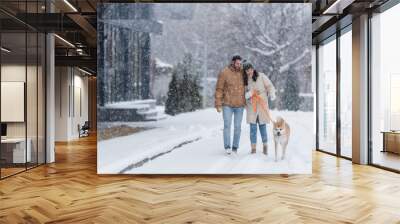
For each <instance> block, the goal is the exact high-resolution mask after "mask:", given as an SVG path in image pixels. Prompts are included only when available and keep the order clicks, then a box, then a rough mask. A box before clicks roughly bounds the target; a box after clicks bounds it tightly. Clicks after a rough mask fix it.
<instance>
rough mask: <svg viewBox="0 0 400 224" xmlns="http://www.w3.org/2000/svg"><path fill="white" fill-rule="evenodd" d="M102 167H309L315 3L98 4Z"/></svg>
mask: <svg viewBox="0 0 400 224" xmlns="http://www.w3.org/2000/svg"><path fill="white" fill-rule="evenodd" d="M97 21H98V93H97V94H98V96H97V97H98V149H97V150H98V154H97V155H98V166H97V167H98V173H99V174H280V173H285V174H286V173H287V174H293V173H302V174H308V173H311V168H312V149H313V147H314V137H315V136H314V135H315V131H314V129H315V128H314V126H315V124H314V112H313V109H314V108H313V107H314V92H313V83H312V82H313V79H312V75H311V51H312V50H311V33H312V32H311V4H307V3H304V4H303V3H296V4H288V3H286V4H275V3H274V4H272V3H269V4H268V3H240V4H239V3H218V4H215V3H201V4H200V3H168V4H167V3H149V4H145V3H138V4H134V3H104V4H99V6H98V19H97Z"/></svg>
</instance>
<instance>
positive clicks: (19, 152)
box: [1, 138, 32, 163]
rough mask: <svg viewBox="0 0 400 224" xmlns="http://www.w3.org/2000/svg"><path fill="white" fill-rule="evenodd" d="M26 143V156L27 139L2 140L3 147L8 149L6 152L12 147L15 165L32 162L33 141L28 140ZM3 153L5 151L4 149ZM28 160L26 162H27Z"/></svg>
mask: <svg viewBox="0 0 400 224" xmlns="http://www.w3.org/2000/svg"><path fill="white" fill-rule="evenodd" d="M26 142H27V143H28V144H27V146H28V147H26V154H25V138H5V139H1V144H2V147H7V149H6V150H8V149H9V148H8V147H12V157H13V158H12V162H13V163H25V162H31V160H32V153H31V145H32V141H31V139H29V138H28V139H26ZM2 151H5V150H3V148H2ZM25 159H26V161H25Z"/></svg>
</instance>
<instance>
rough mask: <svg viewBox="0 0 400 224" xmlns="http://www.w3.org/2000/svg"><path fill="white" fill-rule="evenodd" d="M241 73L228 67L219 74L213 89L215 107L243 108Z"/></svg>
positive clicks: (244, 100)
mask: <svg viewBox="0 0 400 224" xmlns="http://www.w3.org/2000/svg"><path fill="white" fill-rule="evenodd" d="M242 72H243V71H242V70H235V69H234V68H233V67H232V66H228V67H226V68H224V69H223V70H222V71H221V72H220V73H219V75H218V81H217V86H216V88H215V107H217V108H218V107H221V106H230V107H244V106H245V105H246V99H245V97H244V94H245V87H244V82H243V77H242Z"/></svg>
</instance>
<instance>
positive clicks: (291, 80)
mask: <svg viewBox="0 0 400 224" xmlns="http://www.w3.org/2000/svg"><path fill="white" fill-rule="evenodd" d="M301 103H302V98H301V97H300V90H299V79H298V77H297V76H296V74H295V73H294V71H293V69H292V68H290V69H289V71H288V74H287V80H286V83H285V89H284V92H283V95H282V104H283V107H284V108H285V109H288V110H291V111H298V110H299V109H300V105H301Z"/></svg>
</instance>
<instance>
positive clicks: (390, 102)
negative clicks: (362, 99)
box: [370, 5, 400, 170]
mask: <svg viewBox="0 0 400 224" xmlns="http://www.w3.org/2000/svg"><path fill="white" fill-rule="evenodd" d="M399 21H400V5H396V6H394V7H392V8H390V9H388V10H387V11H385V12H383V13H381V14H376V15H374V16H373V17H372V19H371V26H372V27H371V32H372V33H371V34H372V37H371V39H372V49H371V53H372V54H371V58H372V73H371V98H370V100H371V101H370V104H371V111H370V116H371V122H372V124H371V125H370V127H371V130H370V131H371V138H372V139H371V140H372V153H371V155H370V156H371V157H372V158H371V159H372V163H373V164H375V165H379V166H383V167H387V168H390V169H395V170H400V132H399V131H400V103H399V102H400V101H399V99H400V63H399V56H398V54H399V52H400V42H399V40H400V33H399V32H398V22H399Z"/></svg>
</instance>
